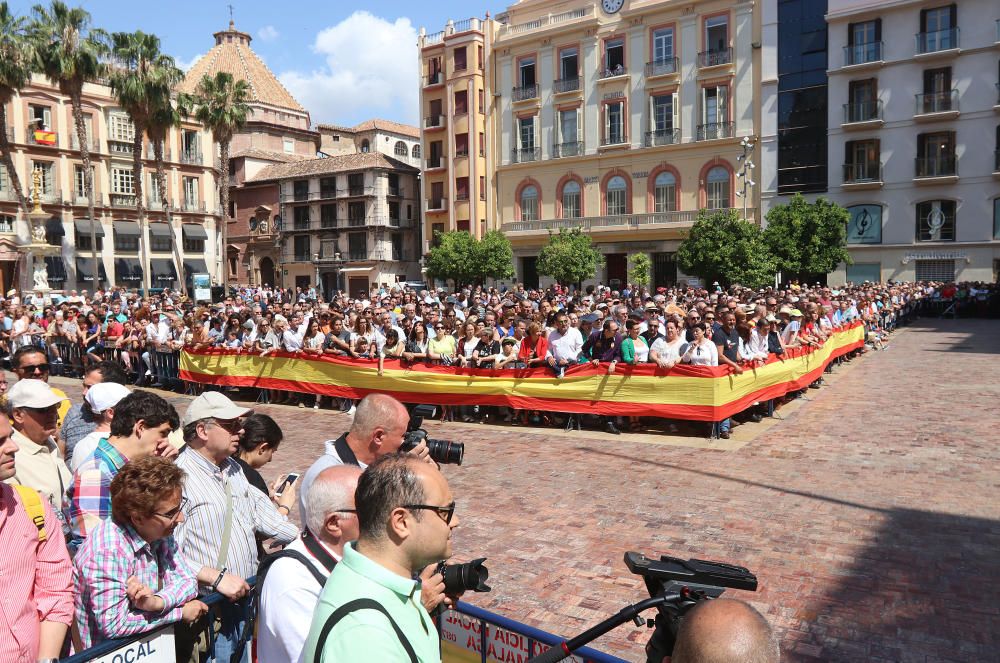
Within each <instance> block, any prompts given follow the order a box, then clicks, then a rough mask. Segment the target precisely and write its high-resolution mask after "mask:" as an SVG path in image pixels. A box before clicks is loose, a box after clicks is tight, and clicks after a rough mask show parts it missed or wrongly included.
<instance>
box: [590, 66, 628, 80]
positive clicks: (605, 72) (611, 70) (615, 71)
mask: <svg viewBox="0 0 1000 663" xmlns="http://www.w3.org/2000/svg"><path fill="white" fill-rule="evenodd" d="M627 73H628V67H626V66H625V65H621V64H619V65H615V66H614V67H604V68H603V69H600V70H599V71H598V72H597V77H598V78H614V77H615V76H624V75H626V74H627Z"/></svg>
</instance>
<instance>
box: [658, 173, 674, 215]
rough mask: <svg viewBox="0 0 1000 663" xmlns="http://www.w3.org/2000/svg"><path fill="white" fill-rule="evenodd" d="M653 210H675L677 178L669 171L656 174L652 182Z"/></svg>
mask: <svg viewBox="0 0 1000 663" xmlns="http://www.w3.org/2000/svg"><path fill="white" fill-rule="evenodd" d="M653 187H654V188H653V211H654V212H674V211H676V210H677V178H675V177H674V174H673V173H671V172H669V171H666V170H665V171H663V172H662V173H660V174H659V175H657V176H656V181H655V183H654V184H653Z"/></svg>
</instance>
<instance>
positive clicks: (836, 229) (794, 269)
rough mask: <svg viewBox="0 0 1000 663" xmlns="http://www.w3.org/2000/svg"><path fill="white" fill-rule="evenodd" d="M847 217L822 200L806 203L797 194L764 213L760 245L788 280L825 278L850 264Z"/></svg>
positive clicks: (825, 200) (841, 211)
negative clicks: (762, 243)
mask: <svg viewBox="0 0 1000 663" xmlns="http://www.w3.org/2000/svg"><path fill="white" fill-rule="evenodd" d="M850 218H851V215H850V213H849V212H848V211H847V210H846V209H844V208H843V207H841V206H840V205H837V204H836V203H832V202H830V201H829V200H827V199H825V198H820V199H818V200H816V202H814V203H811V204H810V203H809V202H807V201H806V199H805V198H803V197H802V196H801V195H800V194H796V195H795V197H794V198H792V200H791V201H789V202H788V203H786V204H784V205H777V206H775V207H773V208H771V211H770V212H768V213H767V228H766V229H765V230H764V241H765V242H766V243H767V246H768V248H769V250H770V251H771V254H772V255H773V256H774V257H775V259H776V260H777V265H778V269H779V270H781V272H782V273H783V274H785V275H786V276H788V277H789V278H794V277H799V278H802V277H806V276H809V275H811V274H828V273H830V272H832V271H833V270H834V269H836V267H837V265H839V264H840V263H842V262H846V263H848V264H850V262H851V256H850V254H848V252H847V223H848V222H849V221H850Z"/></svg>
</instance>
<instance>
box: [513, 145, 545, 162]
mask: <svg viewBox="0 0 1000 663" xmlns="http://www.w3.org/2000/svg"><path fill="white" fill-rule="evenodd" d="M539 158H541V150H540V149H539V148H537V147H522V148H515V149H514V151H513V153H512V154H511V158H510V160H511V163H528V162H529V161H538V159H539Z"/></svg>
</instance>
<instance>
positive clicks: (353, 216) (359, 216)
mask: <svg viewBox="0 0 1000 663" xmlns="http://www.w3.org/2000/svg"><path fill="white" fill-rule="evenodd" d="M347 220H348V222H349V223H350V224H351V225H352V226H363V225H364V223H365V204H364V203H348V204H347Z"/></svg>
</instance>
